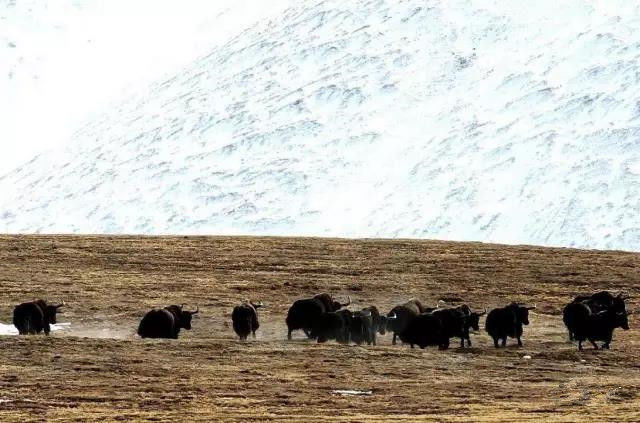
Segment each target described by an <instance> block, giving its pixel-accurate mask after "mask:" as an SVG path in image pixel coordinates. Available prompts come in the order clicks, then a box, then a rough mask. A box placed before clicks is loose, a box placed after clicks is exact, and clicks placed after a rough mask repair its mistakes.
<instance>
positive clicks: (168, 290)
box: [0, 236, 640, 422]
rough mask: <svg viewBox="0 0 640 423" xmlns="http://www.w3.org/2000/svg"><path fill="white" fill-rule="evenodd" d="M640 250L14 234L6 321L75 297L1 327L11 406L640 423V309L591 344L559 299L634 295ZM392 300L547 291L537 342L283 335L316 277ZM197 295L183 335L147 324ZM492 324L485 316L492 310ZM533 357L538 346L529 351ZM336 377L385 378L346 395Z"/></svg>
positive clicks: (128, 415) (346, 291)
mask: <svg viewBox="0 0 640 423" xmlns="http://www.w3.org/2000/svg"><path fill="white" fill-rule="evenodd" d="M639 264H640V255H639V254H636V253H625V252H610V251H584V250H574V249H554V248H540V247H530V246H503V245H493V244H482V243H458V242H442V241H409V240H345V239H317V238H253V237H138V236H135V237H133V236H132V237H126V236H123V237H110V236H2V237H0V281H1V287H2V290H1V295H0V322H2V323H10V322H11V314H12V310H13V306H14V305H15V304H17V303H19V302H22V301H26V300H31V299H33V298H37V297H42V298H47V299H51V300H58V299H64V300H65V301H66V302H67V303H68V306H67V307H66V309H65V311H64V314H62V315H60V316H59V322H69V323H70V326H69V327H68V328H67V329H64V330H61V331H57V332H54V333H53V334H52V336H50V337H45V336H43V335H39V336H26V337H18V336H0V421H3V422H8V421H16V422H23V421H32V420H35V421H44V420H46V421H118V420H119V421H137V420H138V421H217V420H224V421H247V420H248V419H250V420H254V421H266V420H298V421H307V422H316V421H362V422H368V421H383V420H384V421H430V420H433V421H442V420H447V421H510V422H515V421H540V420H541V419H544V420H547V421H580V422H582V421H635V422H638V421H640V329H638V328H639V327H640V324H639V323H638V320H637V319H638V317H637V316H636V315H632V316H630V325H631V330H629V331H622V330H616V332H615V333H614V341H613V343H612V349H611V350H610V351H593V350H592V349H591V346H590V345H587V344H586V345H585V348H586V349H585V351H584V352H582V353H579V352H578V351H577V347H576V345H575V344H571V343H569V342H568V341H567V334H566V331H565V329H564V326H563V324H562V320H561V317H560V314H561V309H562V306H563V305H564V304H565V303H566V302H568V301H569V300H570V299H571V298H572V296H574V295H575V294H577V293H580V292H593V291H596V290H601V289H609V290H612V291H614V292H617V291H619V290H621V291H625V292H627V293H629V294H630V295H632V299H631V300H630V307H629V309H632V310H634V311H636V310H637V309H638V298H640V284H639V281H640V275H639V273H638V266H639ZM325 291H326V292H329V293H332V294H334V295H336V296H338V297H341V298H343V297H344V296H346V295H351V297H352V299H353V304H352V306H351V307H350V308H354V309H355V308H357V307H360V306H365V305H370V304H376V305H377V306H378V307H379V308H381V309H382V310H383V311H384V312H386V311H388V310H389V309H390V308H391V307H392V306H393V305H395V304H397V303H400V302H403V301H406V300H407V299H409V298H411V297H417V298H420V299H421V300H423V301H424V302H426V303H428V304H431V303H434V304H435V303H436V302H437V301H438V300H440V299H442V300H445V301H448V302H449V303H451V304H456V303H459V302H461V301H464V302H466V303H468V304H469V305H471V306H472V307H476V308H481V307H489V308H491V307H494V306H501V305H505V304H506V303H508V302H510V301H512V300H520V301H527V302H530V303H537V305H538V308H537V309H536V310H534V311H533V313H532V314H531V316H530V320H531V325H529V326H528V327H526V328H525V335H524V337H523V341H524V347H522V348H518V347H514V346H513V345H510V346H508V347H507V348H506V349H499V350H496V349H494V348H493V345H492V342H491V340H490V338H489V337H488V335H487V334H486V333H485V332H484V328H483V327H482V328H481V329H482V331H481V333H479V334H475V335H474V336H473V337H472V339H473V341H474V346H473V348H466V349H459V348H457V345H458V344H457V341H456V340H453V341H452V346H453V348H451V349H449V350H447V351H438V350H437V349H435V348H431V349H429V348H427V349H425V350H420V349H415V350H412V349H410V348H409V347H408V346H406V345H396V346H392V345H391V341H390V336H389V335H387V336H385V337H380V338H379V340H380V345H378V346H376V347H374V346H355V345H349V346H346V345H339V344H336V343H333V342H329V343H326V344H316V343H313V342H310V341H307V340H305V339H303V334H302V333H299V334H297V336H296V339H294V340H293V341H287V340H286V325H285V323H284V318H285V315H286V311H287V309H288V306H289V305H290V304H291V303H292V302H293V301H294V300H295V299H297V298H301V297H306V296H311V295H312V294H315V293H318V292H325ZM244 298H252V299H259V300H262V301H264V303H265V304H266V305H267V306H268V308H265V309H264V310H263V311H262V313H261V324H262V327H261V329H260V331H259V336H258V339H257V340H249V341H248V342H240V341H238V340H237V339H236V338H235V336H234V334H233V331H232V330H231V327H230V314H231V309H232V307H233V306H234V305H236V304H237V303H239V302H240V301H241V300H242V299H244ZM172 303H177V304H181V303H185V304H187V307H195V306H196V305H199V306H200V310H201V313H200V315H198V316H197V317H196V318H194V323H193V326H194V328H193V330H192V331H183V332H182V334H181V338H180V339H179V340H177V341H176V340H141V339H139V338H137V337H135V336H134V335H133V334H134V332H135V329H136V327H137V323H138V321H139V319H140V318H141V317H142V315H143V314H144V312H145V311H147V310H148V309H150V308H152V307H157V306H164V305H168V304H172ZM481 326H484V319H482V321H481ZM525 355H530V356H531V358H530V359H525V358H523V356H525ZM339 389H346V390H349V389H352V390H364V391H371V394H370V395H361V396H344V395H340V394H337V393H335V392H333V391H334V390H339Z"/></svg>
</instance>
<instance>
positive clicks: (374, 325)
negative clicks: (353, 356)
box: [350, 306, 396, 345]
mask: <svg viewBox="0 0 640 423" xmlns="http://www.w3.org/2000/svg"><path fill="white" fill-rule="evenodd" d="M395 319H396V316H395V315H394V314H392V315H391V316H383V315H381V314H380V312H379V311H378V308H377V307H376V306H369V307H365V308H363V309H362V310H360V311H356V312H354V313H353V318H352V320H351V331H350V332H351V340H352V341H353V342H355V343H356V344H358V345H360V344H362V343H365V342H366V343H367V344H368V345H371V344H373V345H376V334H378V333H379V334H380V335H384V334H385V333H386V332H387V326H388V324H389V321H392V320H395Z"/></svg>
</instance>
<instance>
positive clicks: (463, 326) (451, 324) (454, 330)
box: [433, 304, 487, 348]
mask: <svg viewBox="0 0 640 423" xmlns="http://www.w3.org/2000/svg"><path fill="white" fill-rule="evenodd" d="M486 312H487V311H486V310H485V311H484V312H482V313H480V312H475V311H471V308H469V306H468V305H466V304H463V305H461V306H458V307H455V308H439V309H436V310H434V311H433V314H434V315H435V316H436V317H439V318H440V320H441V323H442V330H443V331H444V334H445V335H446V336H447V337H448V338H453V337H457V338H460V346H461V347H462V348H464V341H465V340H466V341H467V343H468V345H469V346H471V338H470V336H469V331H470V329H473V330H475V331H478V330H480V327H479V324H480V317H481V316H483V315H484V314H486Z"/></svg>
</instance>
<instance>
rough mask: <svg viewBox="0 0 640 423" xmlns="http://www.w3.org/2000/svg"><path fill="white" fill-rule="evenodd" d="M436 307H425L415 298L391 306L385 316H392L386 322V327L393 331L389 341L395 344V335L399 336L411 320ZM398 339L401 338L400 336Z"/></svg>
mask: <svg viewBox="0 0 640 423" xmlns="http://www.w3.org/2000/svg"><path fill="white" fill-rule="evenodd" d="M436 308H437V307H435V308H430V307H425V306H423V305H422V303H421V302H420V301H418V300H416V299H415V298H413V299H411V300H409V301H407V302H406V303H404V304H400V305H397V306H395V307H393V308H392V309H391V311H390V312H389V313H387V317H393V319H390V320H389V321H388V324H387V329H388V330H390V331H391V332H393V339H392V340H391V343H392V344H393V345H395V344H396V337H398V336H400V335H401V334H402V333H403V332H404V331H405V330H406V328H407V327H408V325H409V323H410V322H411V320H413V319H414V318H416V317H418V316H419V315H420V314H421V313H426V312H430V311H433V310H435V309H436ZM400 339H401V340H402V338H400Z"/></svg>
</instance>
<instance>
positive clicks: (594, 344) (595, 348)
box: [589, 339, 599, 350]
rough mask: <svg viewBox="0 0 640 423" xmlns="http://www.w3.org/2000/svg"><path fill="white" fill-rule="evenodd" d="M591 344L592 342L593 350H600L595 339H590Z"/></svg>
mask: <svg viewBox="0 0 640 423" xmlns="http://www.w3.org/2000/svg"><path fill="white" fill-rule="evenodd" d="M589 342H591V345H593V349H594V350H597V349H599V348H598V344H596V343H595V341H594V340H593V339H589Z"/></svg>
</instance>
